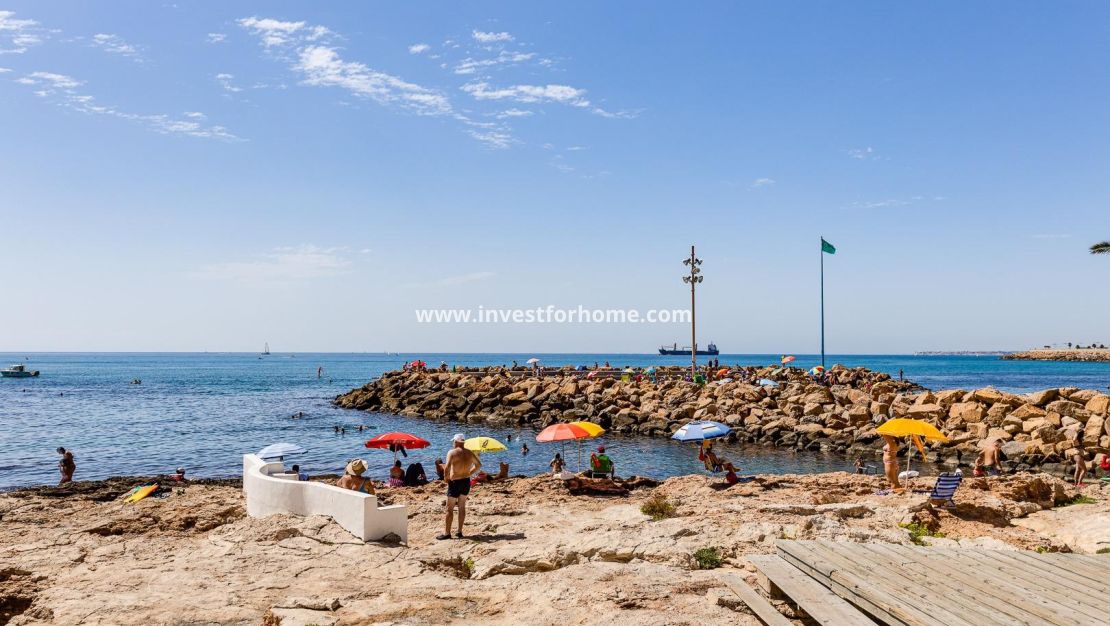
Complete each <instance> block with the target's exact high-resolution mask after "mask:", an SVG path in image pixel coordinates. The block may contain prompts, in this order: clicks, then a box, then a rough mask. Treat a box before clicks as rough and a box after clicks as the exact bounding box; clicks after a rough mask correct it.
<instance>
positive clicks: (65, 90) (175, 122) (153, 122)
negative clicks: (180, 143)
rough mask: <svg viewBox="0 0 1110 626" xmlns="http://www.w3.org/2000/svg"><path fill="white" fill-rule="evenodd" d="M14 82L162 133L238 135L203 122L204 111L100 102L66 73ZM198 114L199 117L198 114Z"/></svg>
mask: <svg viewBox="0 0 1110 626" xmlns="http://www.w3.org/2000/svg"><path fill="white" fill-rule="evenodd" d="M15 82H17V83H19V84H21V85H26V86H28V87H31V88H33V90H34V91H33V93H34V94H35V95H36V96H38V97H40V98H43V99H44V100H47V101H50V102H53V103H54V104H56V105H58V106H60V107H62V108H65V109H69V110H72V111H77V112H79V113H85V114H88V115H103V116H107V117H114V118H117V119H122V120H127V121H130V122H136V123H139V124H142V125H144V126H146V127H147V128H149V129H151V130H153V131H155V132H158V133H162V134H165V135H185V136H189V137H202V138H205V139H223V140H229V141H231V140H238V139H239V138H238V137H236V136H235V135H234V134H232V133H231V132H229V131H228V130H227V129H226V128H224V127H223V126H215V125H208V124H205V123H203V119H204V118H203V114H202V113H198V112H196V111H191V112H189V113H186V114H185V115H183V116H181V117H177V116H172V115H166V114H139V113H130V112H128V111H122V110H120V109H118V108H116V107H113V106H106V105H102V104H99V103H97V101H96V99H95V98H94V97H93V96H91V95H88V94H85V93H81V92H80V91H79V90H78V88H80V87H82V86H83V85H84V84H85V83H84V82H83V81H80V80H78V79H76V78H73V77H72V76H66V75H65V74H56V73H54V72H32V73H30V74H27V75H26V76H22V77H20V78H17V79H15ZM198 115H200V116H201V117H197V116H198Z"/></svg>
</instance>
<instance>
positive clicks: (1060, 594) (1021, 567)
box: [938, 549, 1103, 624]
mask: <svg viewBox="0 0 1110 626" xmlns="http://www.w3.org/2000/svg"><path fill="white" fill-rule="evenodd" d="M938 552H941V553H945V554H950V555H953V556H955V557H957V558H959V557H963V558H965V559H969V560H972V561H974V562H973V563H970V564H969V565H968V567H969V568H972V569H975V570H977V571H986V572H989V573H990V575H991V576H995V577H998V578H1002V577H1008V578H1009V579H1010V580H1011V581H1012V582H1014V583H1016V584H1019V585H1020V586H1022V587H1026V588H1028V591H1027V594H1026V595H1025V596H1024V598H1025V599H1027V600H1028V599H1037V600H1045V601H1048V602H1050V603H1051V604H1052V605H1053V606H1055V607H1057V609H1056V610H1057V612H1058V613H1059V614H1060V616H1061V617H1066V618H1068V619H1070V620H1071V621H1072V623H1073V624H1082V623H1087V622H1089V621H1090V620H1091V619H1095V620H1096V622H1095V623H1098V621H1099V620H1102V619H1103V615H1102V614H1101V613H1100V612H1099V611H1098V610H1096V609H1094V608H1092V607H1090V606H1089V605H1088V606H1084V605H1082V604H1079V603H1078V598H1077V597H1076V594H1075V593H1074V591H1073V590H1072V589H1070V588H1068V587H1067V586H1066V585H1061V584H1060V583H1059V582H1057V581H1056V580H1055V579H1053V578H1051V577H1048V576H1045V575H1044V574H1043V573H1042V572H1039V571H1037V570H1035V569H1033V568H1031V567H1029V565H1028V564H1027V563H1022V562H1020V561H1012V560H1010V559H1009V558H1007V557H1005V556H1004V555H1005V554H1007V552H1008V551H1003V550H999V551H998V552H997V553H993V552H992V553H982V552H979V551H977V550H959V551H957V550H949V549H942V550H939V551H938Z"/></svg>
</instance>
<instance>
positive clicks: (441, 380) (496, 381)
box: [334, 368, 1110, 474]
mask: <svg viewBox="0 0 1110 626" xmlns="http://www.w3.org/2000/svg"><path fill="white" fill-rule="evenodd" d="M829 373H830V374H831V375H832V381H833V382H834V384H831V385H830V386H825V385H821V384H818V383H817V382H815V381H814V380H813V379H812V378H811V377H809V376H807V375H806V374H805V373H804V372H802V371H801V370H798V369H795V368H765V369H762V370H755V371H753V372H744V375H745V376H747V377H748V378H749V379H751V380H759V379H761V378H767V377H772V378H775V379H776V384H775V385H773V386H772V385H760V384H753V383H749V382H743V381H740V380H727V381H714V382H711V383H709V384H707V385H696V384H694V383H691V382H687V381H684V380H682V379H679V378H677V377H672V378H666V377H665V376H664V377H663V378H658V377H657V380H655V381H652V380H650V379H648V378H644V379H642V380H639V381H636V380H618V379H616V378H613V377H600V376H599V377H593V378H590V377H588V376H589V373H588V372H582V371H574V370H571V369H564V370H557V371H555V372H552V373H550V374H548V375H546V376H543V377H535V376H530V375H527V374H526V373H524V372H510V371H507V370H503V369H501V368H486V369H473V370H467V371H461V372H450V373H449V372H423V371H419V372H388V373H386V374H385V375H383V376H382V377H381V378H378V379H377V380H374V381H371V382H369V383H367V384H366V385H364V386H362V387H360V388H357V389H353V390H351V391H350V392H348V393H345V394H342V395H340V396H337V397H336V398H335V401H334V402H335V404H336V405H337V406H340V407H344V408H349V409H357V410H365V411H377V412H387V413H395V414H399V415H405V416H413V417H425V418H430V419H445V420H452V421H459V422H466V423H487V424H493V425H520V426H532V427H535V428H542V427H544V426H547V425H549V424H553V423H556V422H560V421H573V420H585V421H591V422H595V423H597V424H600V425H601V426H603V427H604V428H606V429H608V430H610V431H613V432H617V433H631V434H639V435H646V436H659V437H666V436H670V435H671V434H672V433H673V432H674V431H675V430H676V429H677V428H678V427H679V426H681V425H682V424H683V423H685V422H687V421H690V420H692V419H713V420H717V421H720V422H724V423H725V424H728V425H729V426H731V427H732V428H733V433H732V434H731V435H730V438H731V439H732V440H735V441H741V442H746V443H757V444H765V445H773V446H778V447H786V448H794V449H799V450H825V451H831V452H840V453H845V454H848V455H851V456H853V457H856V456H858V457H861V458H864V459H866V460H871V459H874V458H875V456H876V455H877V454H878V452H877V451H878V448H879V445H878V443H877V441H878V440H879V436H878V435H877V434H876V433H875V428H877V427H878V426H879V425H880V424H881V423H882V422H884V421H885V420H887V419H889V418H896V417H908V418H914V419H921V420H925V421H928V422H930V423H932V424H933V425H935V426H937V427H938V428H940V429H941V430H942V431H943V432H944V433H945V434H946V435H947V436H948V438H949V441H948V442H947V443H944V444H941V443H937V442H930V443H927V444H926V445H927V451H928V457H927V460H928V461H930V462H936V463H943V464H946V465H949V466H953V465H964V466H966V465H968V464H970V463H972V462H973V461H974V459H975V457H976V456H977V455H978V453H979V450H980V447H981V445H982V444H983V443H984V442H985V441H988V440H993V439H1001V440H1002V441H1003V444H1004V445H1003V451H1004V453H1005V455H1006V457H1007V459H1008V460H1007V464H1008V469H1010V470H1013V471H1021V470H1029V469H1034V468H1039V469H1042V470H1044V471H1048V472H1052V473H1058V474H1063V473H1064V472H1065V471H1067V470H1068V465H1069V463H1070V462H1071V461H1070V459H1071V458H1072V456H1073V452H1074V449H1075V446H1076V442H1077V440H1078V439H1079V433H1080V432H1082V433H1083V434H1084V439H1085V443H1086V445H1085V448H1086V451H1087V454H1088V459H1089V460H1090V459H1091V457H1092V456H1096V457H1097V455H1100V454H1103V453H1106V452H1107V451H1108V450H1110V416H1108V412H1110V395H1106V394H1104V393H1101V392H1098V391H1095V390H1090V389H1078V388H1072V387H1065V388H1057V389H1046V390H1043V391H1039V392H1036V393H1031V394H1024V395H1020V394H1013V393H1006V392H1002V391H998V390H996V389H993V388H989V387H988V388H983V389H976V390H963V389H951V390H945V391H938V392H933V391H928V390H922V389H921V388H920V387H918V386H916V385H913V384H912V383H909V382H901V381H895V380H891V379H890V377H889V376H887V375H885V374H881V373H877V372H871V371H868V370H865V369H862V368H858V369H847V368H832V369H830V371H829ZM1096 460H1097V459H1096Z"/></svg>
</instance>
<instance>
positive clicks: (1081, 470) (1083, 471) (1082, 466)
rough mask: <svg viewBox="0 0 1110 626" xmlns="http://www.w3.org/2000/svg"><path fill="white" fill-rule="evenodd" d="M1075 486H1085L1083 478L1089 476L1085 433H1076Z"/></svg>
mask: <svg viewBox="0 0 1110 626" xmlns="http://www.w3.org/2000/svg"><path fill="white" fill-rule="evenodd" d="M1073 459H1074V460H1075V486H1076V487H1082V486H1083V478H1084V477H1085V476H1086V475H1087V453H1086V452H1085V451H1084V450H1083V431H1082V430H1080V431H1079V432H1078V433H1076V439H1075V456H1074V457H1073Z"/></svg>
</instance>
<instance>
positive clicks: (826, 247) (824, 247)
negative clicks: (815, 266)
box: [821, 237, 836, 254]
mask: <svg viewBox="0 0 1110 626" xmlns="http://www.w3.org/2000/svg"><path fill="white" fill-rule="evenodd" d="M821 252H828V253H829V254H836V247H835V246H833V245H832V244H831V243H829V242H827V241H825V238H824V237H822V238H821Z"/></svg>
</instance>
